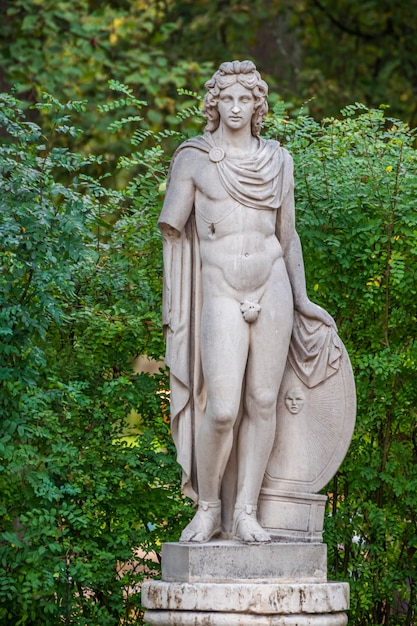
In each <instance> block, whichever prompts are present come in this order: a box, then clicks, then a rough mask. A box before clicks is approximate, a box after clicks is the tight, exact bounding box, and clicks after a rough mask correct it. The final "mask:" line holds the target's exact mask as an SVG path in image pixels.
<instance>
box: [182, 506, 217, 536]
mask: <svg viewBox="0 0 417 626" xmlns="http://www.w3.org/2000/svg"><path fill="white" fill-rule="evenodd" d="M220 531H221V502H220V500H217V501H216V502H204V501H202V500H200V502H199V503H198V510H197V513H196V514H195V515H194V517H193V519H192V520H191V522H190V523H189V524H188V525H187V526H186V527H185V528H184V530H183V531H182V533H181V537H180V542H186V541H194V542H196V543H205V542H207V541H210V539H211V538H212V537H214V536H215V535H218V534H219V533H220Z"/></svg>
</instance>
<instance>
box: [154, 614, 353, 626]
mask: <svg viewBox="0 0 417 626" xmlns="http://www.w3.org/2000/svg"><path fill="white" fill-rule="evenodd" d="M145 619H146V623H147V624H149V626H346V624H347V623H348V618H347V615H346V613H332V614H320V615H305V614H304V615H242V614H240V613H198V612H194V611H187V612H182V611H148V612H146V613H145Z"/></svg>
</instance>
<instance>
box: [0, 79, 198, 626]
mask: <svg viewBox="0 0 417 626" xmlns="http://www.w3.org/2000/svg"><path fill="white" fill-rule="evenodd" d="M113 86H114V87H116V88H117V87H118V85H113ZM122 96H123V97H129V98H130V95H129V94H122ZM123 104H126V102H124V103H123ZM132 104H134V105H135V106H136V107H140V106H141V103H138V102H137V101H136V100H135V101H133V99H132V101H131V102H129V105H132ZM39 107H40V108H42V114H43V118H42V119H43V120H44V124H43V126H42V127H41V126H39V125H37V124H35V123H33V122H30V121H28V120H27V118H26V117H25V115H24V113H23V110H22V103H21V102H19V101H18V100H17V99H16V98H15V97H14V96H12V95H7V94H3V95H1V96H0V127H1V128H2V129H3V130H4V134H5V137H6V139H5V141H4V142H3V144H2V145H1V147H0V189H1V195H0V294H1V296H0V298H1V300H0V329H1V344H0V419H1V425H2V429H1V437H0V459H1V463H0V515H1V524H0V561H1V573H0V622H1V623H2V624H15V625H16V626H18V625H23V624H42V625H49V624H50V625H51V626H52V625H54V626H55V625H56V624H58V623H65V624H83V626H84V625H87V624H91V625H94V626H96V625H97V624H100V625H103V626H104V625H106V624H109V625H110V624H112V625H113V624H128V623H135V624H137V623H141V621H140V620H141V613H140V608H138V607H140V595H139V594H140V586H139V583H140V581H141V580H142V579H143V577H144V576H149V575H152V573H153V572H155V571H158V569H159V563H158V558H157V557H158V555H159V552H160V545H161V542H162V539H164V540H166V539H169V538H170V537H171V538H175V537H177V536H178V533H179V530H178V529H179V528H180V526H182V525H183V524H184V521H183V519H184V516H185V517H187V515H188V508H186V507H185V505H184V504H183V500H182V497H181V495H180V494H179V490H178V485H179V468H178V466H177V464H176V462H175V456H174V452H173V446H172V442H171V437H170V433H169V426H168V424H169V419H168V418H167V415H166V413H167V404H168V400H167V394H166V389H167V380H166V373H165V372H164V371H163V370H160V371H159V373H157V374H155V375H153V376H150V375H149V374H146V373H135V369H134V365H135V359H136V357H137V356H138V355H146V356H147V357H151V358H154V359H156V360H158V359H160V358H161V355H162V354H163V352H164V343H163V339H162V335H161V331H160V308H161V302H160V298H161V284H162V278H161V276H162V268H161V250H160V236H159V233H158V232H157V228H156V216H157V214H158V212H159V210H160V204H161V199H162V196H161V192H160V190H159V189H160V187H161V185H162V182H163V180H164V178H165V175H166V164H165V162H164V159H162V158H160V157H161V154H160V151H156V152H153V153H152V155H151V156H152V158H150V156H149V154H148V153H147V155H145V156H143V155H142V158H141V159H140V158H139V156H137V157H136V158H135V159H134V162H135V163H138V164H140V165H138V167H137V168H136V171H135V172H131V173H130V179H129V180H130V182H129V184H127V185H126V189H125V190H123V191H117V190H115V189H112V188H111V185H109V184H108V181H109V179H108V176H107V173H103V176H102V179H101V180H97V179H96V178H93V177H92V176H91V175H90V174H89V171H90V170H91V169H92V168H93V169H96V168H101V169H102V170H103V171H104V170H105V168H106V167H107V164H106V163H105V162H104V160H103V159H102V158H101V157H93V156H90V155H87V156H86V155H85V154H80V153H76V152H72V151H70V149H69V148H67V147H63V145H62V137H64V139H65V138H67V137H68V136H70V137H71V136H75V135H78V134H79V130H78V129H77V128H75V127H73V126H72V122H71V117H70V116H71V115H72V114H74V111H75V113H77V114H78V112H82V111H83V109H84V108H85V103H83V102H70V103H68V104H66V105H62V104H60V103H59V102H58V101H57V100H56V99H55V98H53V97H51V96H45V98H44V99H43V101H42V103H41V104H40V105H39ZM113 115H115V113H113ZM135 119H136V118H135ZM131 121H132V120H128V121H126V122H122V123H121V124H122V125H123V124H124V123H127V122H129V124H130V123H131ZM118 129H119V130H120V126H119V127H118ZM108 174H111V171H109V172H108ZM126 176H127V175H126ZM104 183H106V186H105V185H104ZM110 217H111V218H112V219H110ZM116 217H117V220H116V221H115V218H116ZM132 421H133V428H132V426H130V428H128V422H130V423H132Z"/></svg>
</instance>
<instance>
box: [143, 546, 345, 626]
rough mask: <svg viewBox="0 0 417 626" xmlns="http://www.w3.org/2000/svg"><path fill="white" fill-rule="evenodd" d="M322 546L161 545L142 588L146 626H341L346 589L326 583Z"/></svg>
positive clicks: (324, 550) (340, 585)
mask: <svg viewBox="0 0 417 626" xmlns="http://www.w3.org/2000/svg"><path fill="white" fill-rule="evenodd" d="M326 569H327V568H326V546H325V544H319V543H316V544H313V543H271V544H263V545H244V544H241V543H237V542H231V541H219V542H211V543H209V544H205V545H193V544H176V543H172V544H165V545H164V546H163V551H162V580H160V581H149V582H146V583H144V584H143V585H142V604H143V606H144V607H145V609H146V613H145V620H146V623H147V624H149V625H150V626H154V625H155V626H252V625H253V626H345V625H346V624H347V616H346V614H345V611H346V610H347V609H348V608H349V585H348V584H347V583H339V582H327V580H326Z"/></svg>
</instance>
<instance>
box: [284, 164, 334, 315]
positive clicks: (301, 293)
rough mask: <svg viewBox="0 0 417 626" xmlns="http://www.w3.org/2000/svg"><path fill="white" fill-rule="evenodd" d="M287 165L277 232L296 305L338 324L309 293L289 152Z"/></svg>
mask: <svg viewBox="0 0 417 626" xmlns="http://www.w3.org/2000/svg"><path fill="white" fill-rule="evenodd" d="M284 167H287V168H290V172H289V173H287V175H286V176H284V180H285V179H286V180H287V181H288V184H287V187H288V189H286V191H285V194H284V197H283V200H282V204H281V207H280V209H278V216H277V236H278V239H279V241H280V243H281V246H282V250H283V254H284V260H285V264H286V267H287V272H288V276H289V279H290V283H291V287H292V292H293V297H294V308H295V310H297V311H299V312H300V313H302V314H303V315H305V316H306V317H308V318H312V319H318V320H320V321H322V322H324V323H325V324H327V325H328V326H334V327H336V323H335V321H334V319H333V318H332V316H331V315H330V314H329V313H327V311H325V310H324V309H323V308H322V307H320V306H318V305H317V304H315V303H314V302H312V301H311V300H310V299H309V298H308V296H307V288H306V280H305V271H304V261H303V252H302V248H301V242H300V238H299V236H298V233H297V231H296V228H295V202H294V177H293V174H292V168H293V165H292V157H291V156H290V155H289V154H288V153H287V154H286V159H285V162H284Z"/></svg>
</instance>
